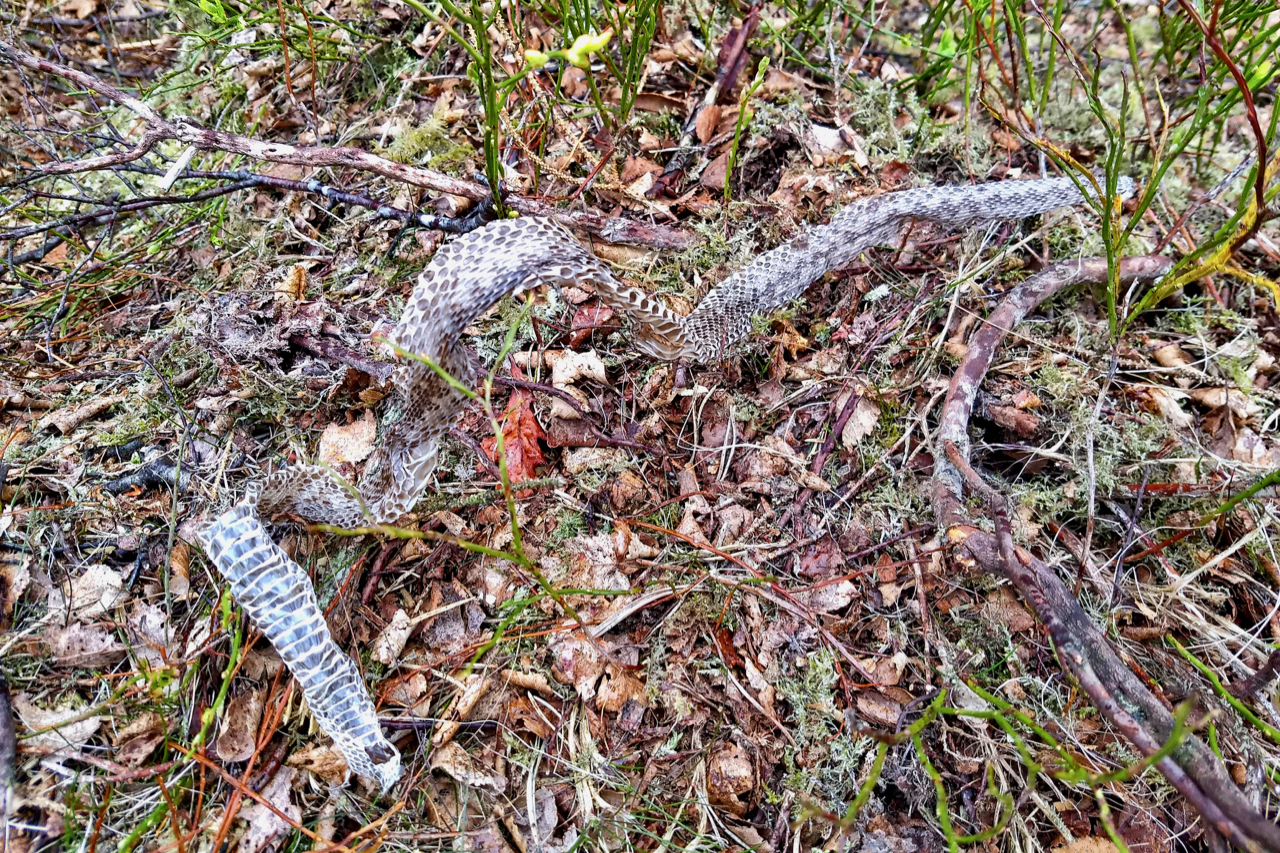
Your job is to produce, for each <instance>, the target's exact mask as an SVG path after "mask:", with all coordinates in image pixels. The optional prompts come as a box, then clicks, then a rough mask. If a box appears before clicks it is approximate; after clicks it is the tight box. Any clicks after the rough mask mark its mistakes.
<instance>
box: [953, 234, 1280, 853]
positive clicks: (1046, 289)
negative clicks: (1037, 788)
mask: <svg viewBox="0 0 1280 853" xmlns="http://www.w3.org/2000/svg"><path fill="white" fill-rule="evenodd" d="M1168 267H1169V263H1168V261H1167V260H1166V259H1164V258H1159V257H1151V256H1147V257H1139V258H1127V259H1125V260H1124V261H1122V262H1121V273H1120V274H1121V280H1122V281H1126V282H1131V281H1134V280H1142V279H1151V278H1156V277H1158V276H1159V275H1161V274H1162V273H1163V272H1164V271H1165V270H1167V269H1168ZM1106 273H1107V265H1106V262H1105V261H1104V260H1102V259H1089V260H1084V261H1074V262H1069V263H1062V264H1056V265H1054V266H1052V267H1050V268H1048V269H1046V270H1045V271H1044V272H1041V273H1039V274H1038V275H1035V276H1033V277H1032V278H1030V279H1028V280H1027V281H1026V282H1024V283H1023V284H1022V285H1021V286H1019V287H1018V288H1017V289H1015V290H1014V291H1013V292H1012V293H1011V294H1010V295H1009V297H1008V298H1007V299H1006V300H1005V301H1004V302H1003V303H1002V304H1001V305H1000V307H999V308H997V309H996V310H995V311H993V312H992V314H991V316H990V317H989V318H988V320H987V323H986V325H984V326H983V328H982V329H981V330H979V332H978V333H977V334H976V335H974V338H973V340H972V341H971V342H970V344H969V350H968V353H967V355H966V357H965V360H964V362H963V363H962V364H961V365H960V367H959V369H957V371H956V373H955V376H953V377H952V380H951V387H950V390H949V391H948V394H947V400H946V403H945V404H944V406H943V414H942V421H941V424H940V425H939V428H938V439H937V447H938V448H939V450H940V451H942V450H945V454H946V457H944V454H943V453H942V452H937V453H935V463H934V472H935V473H934V482H933V505H934V513H935V515H936V517H937V519H938V524H939V526H940V527H947V528H948V530H949V533H948V536H949V538H950V539H951V541H952V543H954V544H956V545H959V546H960V548H961V551H960V554H961V556H960V559H961V560H962V561H963V562H966V563H968V564H970V565H971V566H974V567H977V568H981V569H983V570H985V571H987V572H990V573H993V574H997V573H998V574H1001V575H1004V576H1005V577H1006V578H1007V579H1008V580H1009V582H1010V583H1012V584H1013V585H1014V587H1015V588H1016V589H1017V590H1018V592H1019V593H1020V594H1021V595H1022V597H1023V599H1024V600H1025V601H1026V602H1027V604H1028V605H1029V606H1030V607H1031V609H1032V610H1033V611H1034V612H1035V614H1036V616H1038V617H1039V619H1040V621H1041V622H1043V623H1044V626H1045V628H1046V629H1047V630H1048V632H1049V636H1050V637H1051V638H1052V639H1053V643H1054V646H1055V648H1056V649H1057V653H1058V658H1059V660H1060V661H1061V662H1062V664H1063V666H1064V667H1065V668H1066V669H1067V670H1068V671H1069V672H1070V673H1071V674H1072V676H1073V677H1074V678H1075V679H1076V681H1077V682H1078V683H1079V684H1080V686H1081V687H1082V688H1083V689H1084V690H1085V692H1086V693H1087V694H1088V695H1089V698H1090V699H1091V700H1092V702H1093V703H1094V705H1095V707H1097V708H1098V711H1099V712H1100V713H1101V714H1102V716H1103V717H1105V718H1106V719H1107V720H1108V721H1109V722H1110V723H1111V724H1112V725H1114V726H1115V727H1116V729H1118V730H1119V731H1120V732H1121V733H1122V734H1124V736H1125V737H1127V738H1128V739H1129V741H1130V742H1131V743H1132V744H1133V745H1134V746H1135V747H1136V748H1137V749H1138V751H1139V752H1141V753H1142V754H1143V755H1144V756H1153V755H1155V754H1156V753H1157V752H1159V751H1160V749H1161V748H1162V746H1163V744H1164V743H1165V742H1167V741H1168V740H1169V738H1170V737H1171V735H1173V733H1174V730H1175V723H1174V719H1173V715H1172V714H1170V713H1169V710H1168V709H1167V708H1166V707H1165V706H1164V704H1163V703H1161V702H1160V701H1159V700H1158V699H1157V698H1156V697H1155V696H1154V695H1153V694H1152V693H1151V691H1150V690H1148V689H1147V686H1146V685H1145V684H1144V683H1143V682H1142V681H1141V680H1140V679H1139V678H1138V677H1137V676H1135V675H1134V674H1133V672H1132V671H1130V669H1129V668H1128V667H1127V666H1125V664H1124V662H1123V661H1121V660H1120V658H1119V657H1118V656H1117V655H1116V653H1115V652H1114V651H1113V650H1112V648H1111V645H1110V644H1109V643H1108V642H1107V640H1106V637H1105V636H1104V635H1103V634H1102V632H1101V631H1100V630H1098V628H1097V626H1095V625H1094V624H1093V622H1092V621H1091V620H1090V619H1089V617H1088V615H1087V614H1086V613H1085V612H1084V610H1083V609H1082V608H1081V607H1080V604H1079V602H1077V601H1076V599H1075V597H1074V596H1073V595H1072V594H1071V592H1070V590H1068V589H1067V587H1066V586H1065V585H1064V584H1063V583H1062V581H1061V580H1059V579H1058V576H1057V574H1056V573H1055V572H1054V571H1053V569H1052V568H1051V567H1050V566H1048V565H1047V564H1045V563H1043V562H1041V561H1040V560H1037V559H1036V558H1035V557H1034V556H1032V555H1031V554H1030V553H1028V552H1027V551H1025V550H1024V549H1022V548H1018V547H1016V546H1015V545H1014V544H1013V539H1012V535H1011V533H1010V529H1009V523H1008V516H1007V512H1006V511H1005V509H1004V497H1003V496H1002V495H1000V494H999V493H997V492H996V491H995V490H994V489H992V488H991V487H990V486H989V485H987V484H986V483H984V482H983V481H982V480H981V478H980V477H979V476H978V474H977V473H976V472H974V471H973V469H972V468H971V467H970V466H969V464H968V447H969V445H968V425H969V416H970V414H971V413H972V410H973V401H974V397H975V395H976V393H977V389H978V387H979V385H980V384H981V383H982V379H983V377H984V376H985V375H986V372H987V370H988V368H989V367H990V365H991V361H992V358H993V357H994V354H995V350H996V347H997V346H998V345H999V343H1000V341H1001V340H1002V339H1003V338H1004V336H1005V335H1006V334H1008V332H1009V331H1010V330H1011V329H1013V328H1014V326H1016V325H1017V324H1018V323H1019V322H1021V321H1022V319H1023V318H1024V317H1025V316H1026V315H1027V314H1028V313H1029V312H1030V311H1031V310H1033V309H1034V308H1035V307H1036V306H1037V305H1039V304H1040V303H1042V302H1043V301H1044V300H1046V299H1048V298H1049V297H1050V296H1052V295H1053V294H1054V293H1057V292H1058V291H1059V290H1061V289H1062V288H1064V287H1067V286H1069V285H1071V284H1076V283H1080V282H1102V281H1105V280H1106ZM947 457H949V458H947ZM966 484H967V485H969V487H970V489H971V491H974V492H976V493H979V494H982V495H983V496H984V497H986V499H987V500H988V501H989V502H990V504H991V506H992V511H993V515H994V516H995V518H996V528H997V532H996V533H995V534H990V533H986V532H984V531H981V530H978V529H976V528H973V527H969V526H967V525H966V524H965V523H964V521H965V513H964V507H963V503H962V501H963V486H964V485H966ZM1155 766H1156V768H1157V769H1159V770H1160V772H1161V773H1162V774H1164V776H1165V778H1166V779H1168V780H1169V782H1170V784H1172V785H1173V786H1174V787H1175V788H1177V790H1178V791H1179V792H1180V793H1182V795H1183V796H1184V797H1186V799H1187V801H1188V802H1189V803H1191V805H1192V807H1193V808H1195V809H1196V810H1197V811H1198V812H1199V813H1200V815H1201V816H1202V817H1203V818H1204V819H1205V820H1206V821H1207V822H1208V823H1209V824H1210V825H1211V826H1212V827H1213V828H1214V829H1216V830H1217V831H1218V832H1220V833H1221V834H1222V835H1223V836H1224V837H1225V838H1227V839H1228V840H1229V841H1230V842H1231V843H1232V844H1234V845H1235V846H1236V847H1238V848H1240V849H1241V850H1249V851H1280V826H1277V825H1276V824H1275V823H1273V822H1271V821H1269V820H1267V819H1266V818H1265V817H1264V816H1263V815H1261V814H1259V813H1258V811H1257V810H1256V809H1255V808H1254V807H1253V805H1252V804H1251V803H1250V802H1249V801H1248V799H1246V798H1245V796H1244V794H1243V793H1242V792H1241V791H1240V789H1239V788H1237V787H1236V786H1235V784H1234V783H1233V782H1232V781H1231V778H1230V777H1229V776H1228V775H1227V773H1226V770H1225V769H1224V768H1223V766H1222V764H1221V762H1220V761H1219V760H1218V758H1217V756H1216V755H1215V754H1214V753H1213V751H1212V750H1210V749H1209V748H1208V747H1207V746H1206V745H1205V744H1204V742H1203V741H1201V740H1200V739H1199V738H1198V737H1195V736H1194V735H1191V734H1186V735H1185V736H1184V737H1183V739H1182V741H1181V742H1180V743H1179V744H1178V745H1177V747H1176V748H1175V749H1174V751H1173V753H1172V755H1170V756H1168V757H1166V758H1163V759H1161V760H1159V761H1157V762H1156V765H1155Z"/></svg>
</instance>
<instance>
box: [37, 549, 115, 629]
mask: <svg viewBox="0 0 1280 853" xmlns="http://www.w3.org/2000/svg"><path fill="white" fill-rule="evenodd" d="M68 586H69V587H70V589H68V588H67V587H68ZM125 595H126V590H125V589H124V579H123V578H122V577H121V576H120V572H119V571H118V570H116V569H113V568H111V567H110V566H107V565H104V564H102V563H93V564H92V565H90V566H89V567H88V568H87V569H85V571H84V573H83V574H81V575H80V576H79V577H74V578H71V580H70V581H69V582H68V584H65V585H64V584H59V585H56V586H54V588H53V589H51V590H49V619H50V621H53V622H61V623H63V624H68V623H70V622H74V621H77V620H79V621H87V620H91V619H94V618H96V617H98V616H101V615H102V614H103V613H106V612H107V611H108V610H110V609H111V608H113V607H115V606H116V604H117V603H118V602H120V601H122V600H123V599H124V597H125Z"/></svg>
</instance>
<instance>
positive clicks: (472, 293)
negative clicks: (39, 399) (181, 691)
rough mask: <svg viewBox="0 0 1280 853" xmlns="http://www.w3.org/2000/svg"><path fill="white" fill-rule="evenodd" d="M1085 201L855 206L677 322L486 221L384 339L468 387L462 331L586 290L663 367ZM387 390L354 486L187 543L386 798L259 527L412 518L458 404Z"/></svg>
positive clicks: (600, 275)
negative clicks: (891, 271) (990, 228)
mask: <svg viewBox="0 0 1280 853" xmlns="http://www.w3.org/2000/svg"><path fill="white" fill-rule="evenodd" d="M1133 189H1134V187H1133V182H1132V181H1131V180H1129V179H1127V178H1125V179H1122V180H1121V181H1120V184H1119V186H1118V194H1119V196H1120V197H1122V198H1127V197H1128V196H1130V195H1132V193H1133ZM1083 200H1084V195H1083V194H1082V192H1081V190H1080V189H1079V188H1078V187H1077V184H1076V183H1075V182H1074V181H1073V180H1071V179H1069V178H1054V179H1049V180H1036V181H1007V182H998V183H989V184H982V185H975V186H948V187H928V188H921V189H911V190H904V191H901V192H893V193H887V194H883V195H879V196H873V197H869V198H864V199H861V200H858V201H855V202H853V203H852V204H849V205H848V206H846V207H845V208H844V209H843V210H841V211H840V213H839V214H837V215H836V216H835V217H834V218H833V219H832V220H831V222H830V223H829V224H827V225H824V226H819V227H816V228H812V229H810V230H808V231H807V232H805V233H803V234H801V235H800V236H798V237H796V238H795V239H793V240H791V241H790V242H788V243H786V244H784V245H782V246H780V247H778V248H776V249H773V250H771V251H769V252H765V253H764V254H762V255H760V256H759V257H757V258H756V259H755V261H753V262H752V263H751V264H750V265H748V266H747V267H746V268H745V269H743V270H741V271H739V272H736V273H734V274H733V275H731V276H729V277H728V278H727V279H725V281H724V282H723V283H721V284H720V285H719V286H718V287H717V288H715V289H714V290H712V291H711V292H710V293H709V294H707V296H706V297H705V298H704V299H703V300H702V302H701V303H700V304H699V305H698V306H697V308H696V309H695V310H694V311H693V313H692V314H690V315H689V316H688V317H681V316H679V315H677V314H675V313H673V312H672V311H671V310H670V309H668V308H667V307H666V306H664V305H663V304H662V303H660V302H658V301H657V300H655V299H654V298H653V297H651V296H649V295H648V294H646V293H644V292H643V291H641V290H638V289H636V288H634V287H630V286H628V285H626V284H624V283H622V282H620V281H619V280H618V279H617V278H615V277H614V275H613V273H612V272H611V271H610V269H609V267H608V266H607V265H605V264H604V263H603V262H601V261H600V260H598V259H597V258H595V257H594V256H593V255H592V254H591V253H590V252H589V251H588V250H587V249H586V248H585V247H584V246H583V245H582V244H581V243H579V242H578V240H577V239H575V238H574V236H573V235H572V234H571V233H570V232H569V231H568V230H567V229H566V228H565V227H563V226H562V225H560V224H558V223H557V222H555V221H553V220H551V219H542V218H525V219H505V220H499V221H496V222H492V223H490V224H489V225H487V226H484V227H482V228H480V229H478V230H476V231H473V232H471V233H469V234H466V235H464V236H462V237H460V238H458V239H457V240H455V241H454V242H452V243H450V244H448V245H446V246H444V247H443V248H441V249H440V250H439V251H438V252H437V253H436V255H435V257H434V258H433V259H432V261H431V263H430V264H429V265H428V266H427V267H426V269H424V270H423V271H422V273H421V275H420V276H419V278H418V282H417V285H416V287H415V288H414V290H413V294H412V296H411V297H410V299H409V302H408V304H407V305H406V307H405V310H404V313H403V315H402V316H401V318H400V321H399V323H398V324H397V325H396V326H395V328H394V329H393V330H392V331H391V333H390V334H389V335H388V340H389V341H390V342H391V343H393V344H395V345H396V346H397V347H399V348H400V349H402V350H404V351H407V352H410V353H415V354H417V355H420V356H425V357H427V358H429V359H430V360H432V361H434V362H435V363H436V364H437V365H439V367H440V368H442V369H443V370H444V371H446V372H447V373H449V374H451V375H452V376H454V377H455V378H457V379H458V380H459V381H460V382H461V383H462V384H464V385H473V384H474V382H475V380H476V376H477V369H476V366H475V364H474V361H475V360H474V357H472V356H471V354H470V352H469V350H467V348H466V347H465V346H464V345H463V343H462V341H461V337H462V333H463V330H464V329H466V328H467V327H468V326H469V325H471V324H472V323H473V322H474V321H475V320H477V319H478V318H479V317H480V316H481V315H482V314H483V313H484V312H485V311H487V310H488V309H489V307H490V306H491V305H493V304H494V303H495V302H496V301H497V300H499V299H500V298H502V297H503V296H507V295H512V294H516V293H519V292H521V291H524V290H527V289H530V288H534V287H539V286H542V285H548V284H549V285H554V286H563V285H569V284H574V285H576V284H581V283H584V282H586V283H590V284H592V285H594V287H595V291H596V294H597V295H598V296H599V298H600V300H601V301H602V302H604V303H605V304H607V305H609V306H610V307H611V308H613V309H614V310H615V311H618V312H619V313H622V314H625V315H627V316H628V317H629V318H630V319H631V321H632V325H633V328H634V331H635V336H636V337H635V344H636V347H637V349H639V350H641V351H642V352H644V353H647V354H649V355H651V356H654V357H656V358H659V359H665V360H674V359H680V358H684V359H689V360H691V361H696V362H707V361H713V360H715V359H717V358H719V357H721V356H722V355H723V354H724V353H725V351H726V350H727V348H728V347H730V346H731V345H732V344H734V343H735V342H737V341H739V340H741V339H742V338H744V337H746V335H747V334H748V333H749V332H750V329H751V319H752V317H754V316H755V315H757V314H760V313H763V312H767V311H770V310H772V309H775V308H778V307H780V306H782V305H785V304H786V303H787V302H789V301H790V300H792V299H794V298H796V297H798V296H799V295H800V294H802V293H803V292H804V291H805V289H806V288H807V287H808V286H809V285H810V284H811V283H813V282H814V281H816V280H817V279H818V278H820V277H821V276H822V275H824V274H825V273H827V272H828V271H830V270H833V269H838V268H840V267H843V266H847V265H848V264H850V263H851V262H853V261H854V260H855V259H856V258H857V257H858V256H859V255H860V254H862V252H863V251H865V250H866V249H868V248H870V247H872V246H876V245H885V244H892V243H894V242H895V241H896V239H897V238H898V236H899V234H900V231H901V228H902V226H903V225H904V224H905V223H907V222H908V221H911V220H927V221H930V222H934V223H937V224H939V225H941V226H944V227H948V228H963V227H965V226H972V225H976V224H978V223H981V222H989V221H995V220H1011V219H1022V218H1024V217H1028V216H1033V215H1036V214H1041V213H1046V212H1048V211H1050V210H1054V209H1056V208H1060V207H1066V206H1069V205H1075V204H1079V203H1081V202H1082V201H1083ZM391 384H392V395H391V397H390V399H389V405H388V406H387V407H386V409H385V410H384V413H383V417H382V421H381V428H380V444H379V447H378V449H377V450H376V451H375V453H374V455H373V457H372V458H371V460H370V462H369V463H368V466H367V468H366V472H365V475H364V478H363V480H362V482H361V484H360V486H359V488H358V489H357V488H353V487H352V486H350V485H349V484H347V483H344V482H341V481H340V480H339V479H338V478H337V477H336V476H334V475H333V474H332V473H331V472H330V471H329V470H328V469H327V468H323V467H320V466H313V465H295V466H292V467H289V468H286V469H283V470H281V471H277V472H275V473H273V474H271V475H269V476H267V477H266V478H265V479H263V480H262V481H261V482H260V483H257V484H254V485H252V486H251V487H250V488H249V490H248V493H247V494H246V496H245V498H244V499H243V501H242V502H241V503H239V504H238V505H236V506H235V507H233V508H232V509H230V510H228V511H226V512H225V513H223V514H222V515H220V516H218V517H217V518H216V519H214V520H213V521H212V522H211V523H209V524H207V525H206V526H204V527H203V528H202V529H201V530H200V531H199V533H198V534H197V535H198V538H199V541H200V543H201V545H202V546H203V547H204V549H205V551H206V553H207V554H208V555H209V558H210V560H211V561H212V562H213V563H214V564H215V565H216V566H217V567H218V569H219V571H220V572H221V573H222V574H223V576H224V577H226V578H227V580H228V581H229V583H230V587H231V591H232V594H233V595H234V596H235V598H236V600H237V601H238V602H239V603H240V605H241V606H242V607H243V608H244V610H245V612H246V613H247V614H248V616H249V617H250V619H251V620H252V622H253V623H254V624H255V625H256V626H257V628H258V630H260V631H262V633H263V634H264V635H265V636H266V637H267V638H268V639H269V640H270V642H271V644H272V645H273V646H274V647H275V648H276V650H277V651H278V652H279V654H280V656H281V658H282V659H283V661H284V663H285V664H286V666H288V668H289V670H290V672H292V673H293V675H294V677H295V678H296V679H297V681H298V683H299V685H300V686H301V688H302V692H303V695H304V696H305V698H306V701H307V704H308V706H309V707H310V709H311V712H312V714H313V715H314V716H315V718H316V721H317V722H318V723H319V724H320V727H321V728H322V729H323V730H324V731H325V732H326V733H327V734H329V735H330V737H332V738H333V741H334V744H335V745H336V746H337V748H338V750H339V751H340V752H341V753H342V755H343V757H344V758H345V759H346V762H347V767H348V769H349V770H350V771H351V772H354V773H356V774H357V775H359V776H362V777H365V778H368V779H370V780H372V781H374V782H375V783H377V784H378V785H379V786H380V787H381V788H382V790H384V791H385V790H386V789H387V788H389V787H390V786H391V785H392V784H394V783H395V781H396V780H397V779H398V778H399V777H400V753H399V752H398V751H397V750H396V748H395V747H394V746H393V745H392V744H391V743H390V742H389V741H388V740H387V739H386V738H385V737H384V736H383V735H382V732H381V729H380V728H379V725H378V717H377V712H376V709H375V707H374V703H373V701H372V699H371V698H370V695H369V692H368V690H367V689H366V688H365V685H364V682H363V680H362V679H361V677H360V674H359V672H358V671H357V669H356V666H355V664H354V663H353V662H352V660H351V659H350V658H349V657H347V656H346V655H345V654H344V653H343V652H342V650H341V649H340V648H339V647H338V645H337V643H335V642H334V640H333V638H332V636H331V635H330V633H329V630H328V628H327V626H326V625H325V621H324V615H323V613H322V612H321V610H320V607H319V604H318V602H317V599H316V595H315V591H314V589H313V588H312V584H311V581H310V579H309V578H308V577H307V574H306V572H304V571H303V570H302V568H301V567H300V566H299V565H298V564H297V563H295V562H294V561H293V560H292V559H290V558H289V556H288V555H287V554H285V552H284V551H283V550H281V549H280V547H279V546H278V545H276V543H275V542H274V541H273V540H272V539H271V537H270V536H269V535H268V533H267V531H266V530H265V529H264V528H263V526H262V523H261V522H260V521H259V519H260V518H262V517H269V516H272V515H275V514H278V513H287V514H290V515H293V516H297V517H301V518H303V519H306V520H308V521H311V522H316V523H324V524H330V525H334V526H337V527H344V528H354V527H361V526H364V525H367V524H389V523H393V522H395V521H396V520H397V519H398V518H400V517H401V516H402V515H404V513H406V512H407V511H409V510H410V509H412V508H413V505H414V504H415V503H416V502H417V500H418V498H419V497H420V496H421V495H422V493H423V492H424V490H425V489H426V487H427V484H428V480H429V478H430V475H431V472H432V470H433V469H434V468H435V463H436V453H437V449H438V445H439V441H440V439H441V437H442V436H443V435H444V434H445V433H446V432H447V431H448V429H449V427H450V426H451V425H452V423H453V421H454V419H455V416H456V415H457V414H458V413H459V411H460V409H461V407H462V403H463V400H464V397H463V395H462V394H460V393H459V392H458V391H457V390H455V389H454V388H453V387H451V386H450V384H449V383H448V382H446V381H445V380H444V379H443V378H441V377H440V375H439V374H437V373H436V371H434V370H433V369H432V368H431V367H430V366H428V365H427V364H424V363H422V362H420V361H415V360H410V359H401V360H400V361H399V362H398V364H397V367H396V370H395V373H394V375H393V377H392V381H391Z"/></svg>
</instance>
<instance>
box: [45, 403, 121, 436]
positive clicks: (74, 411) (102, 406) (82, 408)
mask: <svg viewBox="0 0 1280 853" xmlns="http://www.w3.org/2000/svg"><path fill="white" fill-rule="evenodd" d="M127 399H129V398H128V397H127V396H125V395H124V394H113V395H109V396H106V397H99V398H98V399H96V400H90V401H89V402H87V403H81V404H80V405H78V406H67V407H66V408H63V409H59V410H58V411H56V412H52V413H50V414H47V415H45V416H44V417H43V418H41V419H40V422H39V423H38V424H37V425H36V431H37V432H45V431H48V430H56V431H57V432H58V433H59V434H61V435H66V434H67V433H69V432H71V431H72V430H73V429H75V428H76V427H78V426H80V424H82V423H84V422H85V421H87V420H89V419H90V418H95V417H97V416H98V415H100V414H102V413H103V412H105V411H106V410H107V409H109V408H111V407H112V406H114V405H115V404H116V403H123V402H124V401H125V400H127Z"/></svg>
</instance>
